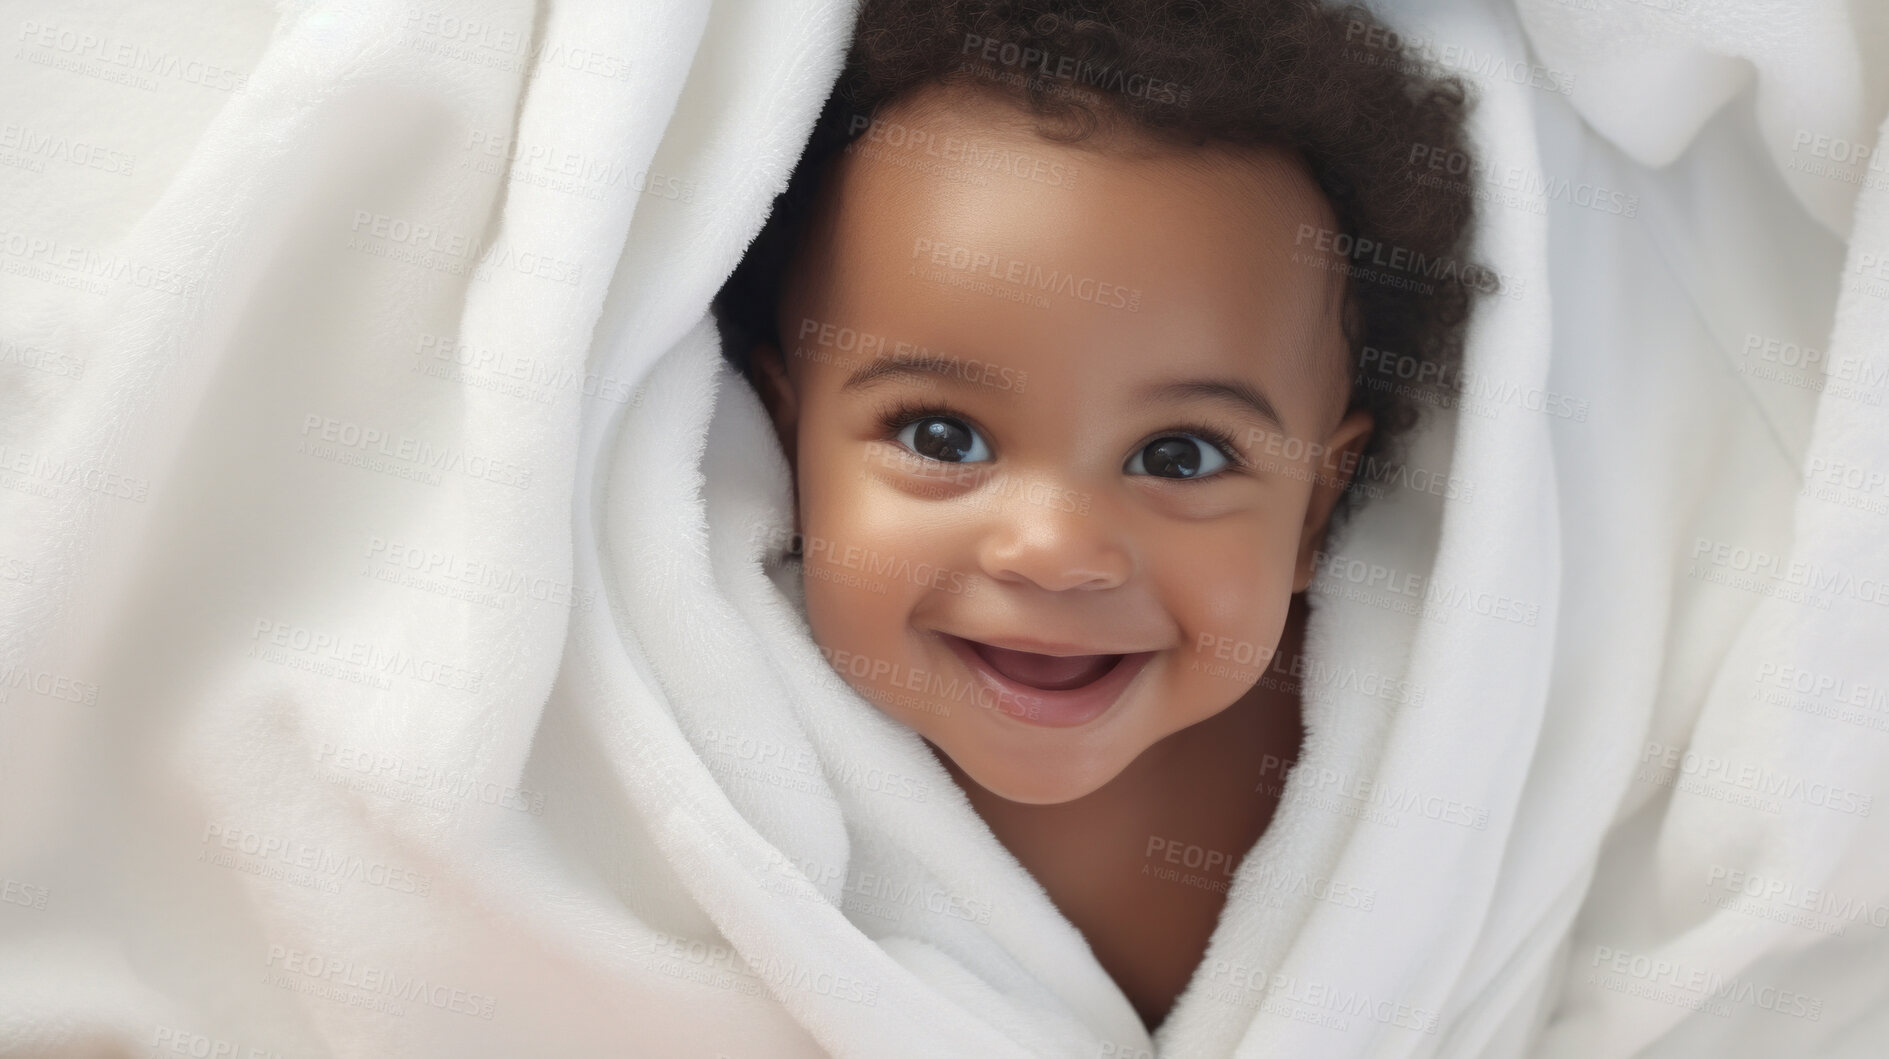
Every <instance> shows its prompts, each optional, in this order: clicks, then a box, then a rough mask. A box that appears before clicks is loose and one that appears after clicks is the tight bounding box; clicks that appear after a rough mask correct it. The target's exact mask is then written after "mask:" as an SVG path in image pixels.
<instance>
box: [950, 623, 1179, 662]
mask: <svg viewBox="0 0 1889 1059" xmlns="http://www.w3.org/2000/svg"><path fill="white" fill-rule="evenodd" d="M939 634H940V635H943V636H955V635H956V634H954V633H948V632H944V630H942V629H941V630H939ZM956 638H957V639H960V640H963V641H965V642H966V643H970V644H978V645H982V646H984V647H995V648H997V649H998V650H1001V651H1021V652H1026V653H1028V654H1033V655H1050V656H1053V657H1056V658H1064V657H1068V656H1071V655H1132V654H1138V653H1140V652H1141V651H1142V650H1143V648H1139V647H1123V648H1111V647H1083V646H1079V645H1076V644H1067V643H1055V642H1052V641H1049V640H1037V639H1033V638H1031V637H1028V636H998V637H988V636H987V637H975V638H974V637H970V636H957V637H956Z"/></svg>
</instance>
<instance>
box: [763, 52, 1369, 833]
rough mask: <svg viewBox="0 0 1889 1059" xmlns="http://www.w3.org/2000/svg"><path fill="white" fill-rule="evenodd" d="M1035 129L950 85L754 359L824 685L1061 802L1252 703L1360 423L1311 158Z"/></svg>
mask: <svg viewBox="0 0 1889 1059" xmlns="http://www.w3.org/2000/svg"><path fill="white" fill-rule="evenodd" d="M1022 120H1023V119H1022V117H1021V115H1020V113H1019V112H1018V111H1017V110H1015V109H1014V108H1013V107H1012V106H1011V105H1010V104H1008V103H1007V102H1005V101H1002V100H999V99H991V98H988V97H984V96H980V95H975V94H972V93H966V92H954V91H950V90H939V89H931V90H926V91H925V92H923V93H921V94H919V95H917V96H914V97H912V98H911V99H910V100H908V101H905V102H903V103H902V104H901V105H899V106H897V107H896V108H894V109H892V110H891V111H889V112H888V113H886V114H884V115H883V116H882V117H881V118H880V124H879V129H880V130H881V134H879V135H875V136H868V137H865V138H862V139H861V140H859V141H857V143H856V145H855V150H854V151H853V152H851V153H849V154H847V155H845V156H843V157H842V158H840V159H839V160H838V161H837V162H836V163H835V165H834V167H833V168H832V170H830V171H829V173H828V176H827V178H826V182H825V184H824V185H823V194H824V195H825V196H826V199H825V201H824V203H823V207H822V210H821V211H819V216H817V217H816V218H815V220H814V223H813V224H811V225H810V226H809V234H808V236H807V242H806V244H805V245H804V246H803V247H802V250H801V252H800V256H799V258H798V260H797V261H796V263H795V265H794V268H793V270H792V272H791V273H790V276H789V279H788V283H787V289H786V291H785V292H784V293H783V297H782V301H781V308H780V328H781V332H780V333H781V336H782V341H783V343H786V344H788V346H789V348H787V349H786V350H776V349H773V348H772V347H767V346H763V347H761V348H759V349H757V350H756V351H755V355H756V360H755V363H756V368H757V375H758V376H759V381H760V384H761V386H762V391H763V393H764V395H766V396H767V399H768V403H769V407H770V411H771V412H772V413H773V415H774V417H775V422H776V425H777V426H778V428H779V429H780V433H781V439H782V444H783V446H784V448H785V449H786V450H787V452H788V453H789V457H790V460H791V461H792V462H793V464H794V471H795V479H796V491H797V505H798V517H799V528H800V531H801V533H802V536H803V550H804V555H805V558H804V564H805V565H804V578H805V587H806V600H807V613H808V618H809V620H810V622H811V625H812V628H813V634H814V637H815V639H816V640H817V641H818V642H819V644H820V645H821V647H822V649H823V651H824V652H825V653H826V655H827V657H828V660H829V661H830V662H831V663H832V664H833V666H834V668H835V669H836V670H837V671H838V672H839V673H840V674H841V675H842V677H844V678H845V679H846V680H847V681H848V683H849V684H851V685H852V686H853V687H854V688H856V689H857V690H858V691H859V692H860V694H861V695H863V696H864V697H865V698H867V699H868V700H870V701H872V702H873V703H875V705H877V706H878V707H879V708H880V709H881V710H883V711H884V712H885V713H887V714H888V715H890V716H892V717H894V718H896V719H898V720H899V721H900V722H902V723H904V724H906V725H908V726H910V727H911V728H913V729H915V730H917V731H918V732H919V733H920V734H921V735H923V736H924V737H925V738H926V739H927V740H929V741H930V742H931V743H932V744H933V745H934V746H935V747H936V748H937V749H938V750H940V751H942V752H943V753H944V754H946V755H948V756H949V757H950V758H951V760H952V761H953V762H955V763H956V764H957V766H958V767H959V768H961V769H962V770H963V772H964V773H966V774H968V775H969V776H970V777H971V778H972V779H974V780H975V781H976V782H977V783H979V784H981V785H982V786H983V787H985V788H986V789H988V790H990V791H991V792H993V793H995V794H998V795H1000V796H1002V797H1005V798H1008V799H1011V800H1013V801H1018V802H1028V803H1037V804H1048V803H1056V802H1064V801H1069V800H1071V799H1074V798H1078V797H1081V796H1083V795H1085V794H1088V793H1089V792H1091V791H1093V790H1095V789H1097V788H1098V787H1100V786H1102V785H1103V784H1105V783H1107V782H1108V781H1109V780H1110V779H1112V778H1114V777H1115V776H1116V775H1118V774H1119V773H1120V772H1121V771H1122V770H1123V769H1124V768H1125V767H1126V766H1127V765H1128V764H1129V763H1130V762H1132V761H1133V760H1134V759H1135V758H1136V757H1137V756H1138V755H1140V754H1141V753H1142V751H1144V750H1146V749H1148V748H1149V747H1150V746H1152V745H1153V744H1154V743H1156V742H1158V741H1159V740H1161V739H1162V738H1163V737H1165V736H1167V735H1169V734H1171V733H1173V732H1176V731H1179V730H1180V729H1183V728H1186V727H1188V726H1189V725H1193V724H1196V723H1198V722H1200V721H1203V720H1205V719H1207V718H1209V717H1211V716H1213V715H1214V714H1216V713H1218V712H1219V711H1221V710H1224V709H1226V708H1227V707H1228V706H1230V705H1231V704H1233V703H1234V702H1235V701H1237V700H1238V699H1239V698H1240V697H1241V696H1242V695H1244V694H1247V693H1248V692H1249V691H1250V690H1251V689H1252V687H1253V685H1254V683H1255V682H1256V681H1257V679H1258V677H1259V676H1260V674H1261V673H1262V672H1263V671H1264V669H1265V668H1266V665H1267V663H1268V661H1269V660H1270V657H1271V655H1272V652H1273V650H1274V648H1275V647H1276V645H1277V644H1278V642H1279V639H1280V633H1281V631H1282V629H1283V627H1284V624H1285V620H1286V613H1287V607H1288V604H1289V603H1290V598H1291V596H1292V594H1293V593H1294V592H1298V591H1303V590H1304V589H1305V587H1306V586H1307V585H1308V584H1309V583H1310V580H1311V575H1312V565H1313V553H1314V551H1315V549H1316V548H1317V547H1318V546H1319V544H1320V541H1321V538H1322V535H1323V528H1324V525H1325V522H1326V519H1327V517H1328V515H1329V513H1330V511H1331V508H1332V506H1333V504H1334V503H1335V501H1336V500H1337V498H1338V496H1339V493H1340V491H1341V489H1342V474H1341V473H1340V468H1341V467H1342V466H1343V463H1342V454H1343V453H1344V452H1346V451H1353V452H1355V451H1356V450H1358V449H1359V448H1361V446H1362V445H1363V443H1364V441H1365V440H1366V438H1367V437H1368V434H1369V430H1370V425H1371V424H1370V420H1369V417H1368V416H1366V415H1364V414H1363V413H1353V414H1351V415H1349V416H1347V415H1345V414H1344V409H1345V403H1346V397H1347V393H1346V389H1345V378H1346V374H1347V366H1348V365H1347V356H1346V349H1345V344H1344V340H1343V338H1342V332H1341V329H1340V299H1341V295H1342V287H1341V285H1340V282H1339V279H1338V276H1339V274H1338V273H1336V272H1334V271H1331V270H1329V269H1327V268H1323V267H1320V266H1321V265H1323V264H1329V263H1336V262H1326V261H1325V259H1324V258H1323V257H1321V256H1319V255H1316V254H1315V253H1314V252H1313V251H1312V246H1313V243H1314V242H1315V241H1314V240H1305V239H1302V238H1301V236H1302V232H1303V229H1302V228H1301V226H1302V225H1311V226H1312V227H1313V228H1314V229H1320V228H1325V229H1329V228H1332V227H1334V222H1333V220H1332V216H1331V214H1330V212H1329V207H1328V206H1327V204H1326V203H1325V201H1324V199H1323V197H1322V195H1321V194H1320V193H1319V191H1318V189H1317V187H1316V185H1314V184H1313V183H1312V181H1311V178H1310V177H1309V176H1308V175H1306V173H1305V172H1304V171H1303V170H1302V169H1301V168H1300V167H1299V166H1298V165H1297V164H1296V163H1295V162H1292V161H1290V160H1288V158H1287V157H1286V156H1284V155H1279V154H1259V155H1253V154H1249V155H1247V156H1246V157H1245V160H1244V161H1242V160H1241V159H1240V158H1238V157H1235V156H1233V155H1231V154H1226V153H1217V152H1214V151H1208V150H1197V149H1196V150H1186V149H1157V148H1155V147H1153V146H1151V145H1148V144H1145V143H1142V144H1136V143H1127V144H1126V145H1124V144H1123V143H1122V142H1120V141H1116V142H1114V143H1111V144H1110V146H1109V148H1108V149H1107V150H1101V149H1098V148H1097V147H1096V146H1066V145H1057V144H1054V143H1051V142H1048V141H1045V140H1043V139H1040V138H1038V137H1037V136H1036V135H1034V134H1033V133H1032V132H1030V131H1029V130H1028V128H1027V126H1025V125H1022V124H1020V123H1021V121H1022ZM894 140H897V141H899V142H900V143H902V144H903V146H895V145H893V143H892V142H891V141H894ZM914 140H917V141H918V142H919V144H920V146H918V147H916V148H914V147H913V146H911V144H912V143H913V141H914ZM926 143H929V145H930V147H929V152H931V153H928V148H927V147H926V146H925V144H926ZM1006 151H1007V152H1010V154H1009V155H1003V156H999V157H1001V158H1002V159H1003V160H1004V161H1005V162H1006V164H1004V165H1001V166H996V167H988V168H987V167H982V166H973V165H969V164H965V161H964V160H965V158H966V156H967V155H969V154H972V153H973V152H975V156H976V158H977V159H980V160H981V159H985V158H988V157H990V155H989V154H987V153H986V152H1006ZM952 158H955V159H956V160H957V163H958V165H959V176H960V177H962V178H961V179H953V178H951V176H949V175H948V174H944V173H940V172H936V171H934V170H931V169H928V168H923V167H928V166H933V165H938V164H947V165H948V164H950V162H949V161H947V159H952ZM1301 242H1303V243H1304V245H1303V246H1300V245H1299V244H1300V243H1301ZM1311 445H1316V446H1318V447H1319V448H1318V449H1317V450H1314V449H1312V448H1311V447H1310V446H1311Z"/></svg>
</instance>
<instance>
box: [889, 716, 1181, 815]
mask: <svg viewBox="0 0 1889 1059" xmlns="http://www.w3.org/2000/svg"><path fill="white" fill-rule="evenodd" d="M919 734H920V735H921V736H922V737H923V738H924V741H925V745H926V746H927V747H929V748H930V749H931V752H932V754H933V755H934V756H936V757H937V758H938V760H939V762H940V763H941V764H943V765H944V767H945V770H946V771H947V772H949V773H951V776H952V778H953V779H954V780H956V781H957V782H958V785H959V786H960V787H965V788H966V791H967V793H971V794H973V795H975V793H976V792H975V791H971V790H970V788H969V787H967V786H966V785H967V784H975V785H976V787H977V788H978V789H979V790H981V791H983V792H985V793H987V794H991V795H994V796H996V797H998V798H1002V799H1003V800H1005V801H1009V802H1016V803H1018V804H1020V805H1061V804H1063V803H1065V802H1073V801H1076V800H1077V799H1079V798H1083V797H1085V796H1087V795H1090V794H1093V793H1095V792H1096V791H1098V790H1100V789H1102V788H1103V787H1105V786H1107V785H1108V783H1109V782H1110V781H1111V780H1113V779H1115V778H1116V777H1117V776H1120V775H1121V774H1122V772H1123V771H1124V770H1125V769H1126V768H1127V767H1128V766H1129V765H1130V764H1131V763H1132V762H1133V761H1134V760H1135V759H1136V758H1137V757H1139V756H1140V753H1141V751H1142V750H1144V749H1146V748H1145V747H1141V746H1138V745H1135V744H1124V743H1123V742H1122V741H1121V740H1119V739H1118V740H1113V741H1110V742H1109V743H1108V744H1107V745H1106V746H1104V747H1101V748H1099V749H1093V750H1091V749H1086V748H1084V747H1081V746H1061V747H1056V748H1053V749H1045V748H1029V749H1025V748H1023V747H1014V746H1012V747H1002V748H993V747H990V746H985V745H978V744H976V743H974V742H973V740H972V739H970V738H964V737H962V736H961V735H960V733H936V734H928V733H925V732H920V733H919ZM954 736H960V737H959V738H954ZM1019 751H1022V752H1021V753H1019Z"/></svg>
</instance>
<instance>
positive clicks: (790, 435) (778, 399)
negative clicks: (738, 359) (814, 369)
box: [748, 342, 800, 467]
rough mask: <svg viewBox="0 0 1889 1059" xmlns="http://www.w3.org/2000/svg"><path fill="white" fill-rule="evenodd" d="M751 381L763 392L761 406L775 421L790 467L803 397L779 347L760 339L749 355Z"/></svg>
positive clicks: (776, 432)
mask: <svg viewBox="0 0 1889 1059" xmlns="http://www.w3.org/2000/svg"><path fill="white" fill-rule="evenodd" d="M748 380H749V381H750V382H752V383H753V384H754V388H755V391H756V392H757V393H759V394H760V395H761V405H762V406H763V407H764V408H766V409H767V414H768V416H769V417H770V418H772V419H773V420H774V433H775V435H776V436H777V437H779V438H780V443H781V451H782V452H785V453H786V454H787V466H789V467H793V466H795V463H794V436H795V432H796V430H797V428H798V426H799V423H800V400H799V397H798V395H796V394H795V393H794V381H793V380H792V379H791V378H789V377H788V375H787V364H786V363H785V361H783V360H782V358H781V351H780V349H779V348H778V347H776V346H774V345H773V344H772V343H768V342H757V343H755V345H754V349H753V350H752V351H751V352H750V353H749V354H748Z"/></svg>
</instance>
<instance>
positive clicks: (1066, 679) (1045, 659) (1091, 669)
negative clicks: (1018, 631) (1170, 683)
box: [940, 633, 1140, 691]
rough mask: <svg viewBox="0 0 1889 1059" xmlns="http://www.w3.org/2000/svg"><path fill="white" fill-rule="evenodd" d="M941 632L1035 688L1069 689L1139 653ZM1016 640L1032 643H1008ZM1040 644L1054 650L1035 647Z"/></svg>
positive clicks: (993, 666) (1084, 684)
mask: <svg viewBox="0 0 1889 1059" xmlns="http://www.w3.org/2000/svg"><path fill="white" fill-rule="evenodd" d="M940 635H942V636H945V637H947V638H948V639H951V640H957V641H958V642H959V643H960V644H961V645H962V646H963V647H965V648H966V649H968V650H969V651H970V652H971V653H973V654H975V655H976V656H977V657H978V658H980V659H982V660H983V662H984V664H985V665H987V666H989V667H990V668H991V669H993V670H995V671H996V672H998V673H1001V674H1002V675H1003V676H1004V677H1005V678H1007V679H1009V680H1011V681H1014V682H1015V683H1017V684H1019V685H1022V686H1023V687H1027V688H1033V689H1035V690H1037V691H1072V690H1074V689H1076V688H1082V687H1087V686H1088V685H1090V684H1093V683H1095V682H1096V681H1098V680H1100V679H1102V678H1103V677H1104V676H1106V675H1108V673H1109V672H1110V671H1111V670H1113V669H1114V668H1115V667H1116V665H1117V664H1119V663H1120V662H1121V661H1122V659H1123V658H1125V657H1128V656H1130V655H1135V654H1140V652H1131V651H1121V652H1117V651H1084V650H1079V649H1075V648H1073V647H1071V646H1070V645H1067V644H1046V643H1043V642H1042V641H1037V640H1025V639H1007V640H1002V641H998V642H991V641H987V640H972V639H969V638H967V637H962V636H953V635H952V634H950V633H940ZM1016 643H1026V644H1030V645H1031V647H1030V648H1018V647H1012V646H1010V645H1011V644H1016ZM1039 647H1041V648H1054V650H1037V649H1036V648H1039Z"/></svg>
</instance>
